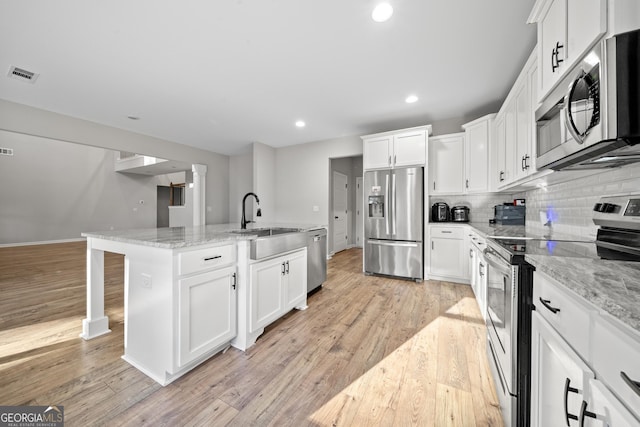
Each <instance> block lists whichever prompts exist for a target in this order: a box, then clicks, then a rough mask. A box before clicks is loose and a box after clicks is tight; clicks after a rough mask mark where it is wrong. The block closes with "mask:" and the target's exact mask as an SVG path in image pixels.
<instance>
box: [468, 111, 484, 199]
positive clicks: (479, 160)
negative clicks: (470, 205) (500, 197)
mask: <svg viewBox="0 0 640 427" xmlns="http://www.w3.org/2000/svg"><path fill="white" fill-rule="evenodd" d="M489 124H490V122H489V120H486V121H482V122H480V123H477V124H474V125H473V126H469V127H468V128H466V129H465V146H464V157H465V161H464V163H465V172H466V173H465V175H466V177H465V191H466V192H467V193H474V192H475V193H482V192H483V193H486V192H487V185H488V182H489V181H488V176H487V175H488V165H489V156H488V153H489Z"/></svg>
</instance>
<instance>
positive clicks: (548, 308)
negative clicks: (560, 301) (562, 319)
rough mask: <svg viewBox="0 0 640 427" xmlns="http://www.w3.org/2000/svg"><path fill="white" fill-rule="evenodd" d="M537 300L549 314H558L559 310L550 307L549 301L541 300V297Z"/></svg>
mask: <svg viewBox="0 0 640 427" xmlns="http://www.w3.org/2000/svg"><path fill="white" fill-rule="evenodd" d="M539 299H540V302H541V303H542V305H544V306H545V308H546V309H547V310H549V311H550V312H552V313H553V314H556V313H558V312H559V311H560V309H559V308H555V307H552V306H551V305H550V303H551V300H548V299H542V297H540V298H539Z"/></svg>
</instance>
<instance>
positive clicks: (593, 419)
mask: <svg viewBox="0 0 640 427" xmlns="http://www.w3.org/2000/svg"><path fill="white" fill-rule="evenodd" d="M582 405H583V406H584V411H582V415H581V416H582V417H583V418H584V425H585V426H598V427H609V426H613V427H638V426H639V425H640V420H638V419H637V418H636V417H634V416H633V414H632V413H631V412H629V410H628V409H627V408H626V407H625V406H624V405H623V404H622V402H620V401H619V400H618V398H617V397H615V396H614V395H613V394H612V393H611V392H610V391H609V390H608V389H607V387H605V385H604V384H602V383H601V382H600V381H598V380H589V387H588V392H587V396H586V397H585V400H584V403H583V404H582ZM579 417H580V415H579ZM578 422H580V420H578Z"/></svg>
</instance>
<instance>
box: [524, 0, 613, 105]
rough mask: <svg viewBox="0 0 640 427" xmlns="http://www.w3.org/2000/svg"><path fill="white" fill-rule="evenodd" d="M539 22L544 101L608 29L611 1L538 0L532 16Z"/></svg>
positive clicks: (539, 52) (541, 95)
mask: <svg viewBox="0 0 640 427" xmlns="http://www.w3.org/2000/svg"><path fill="white" fill-rule="evenodd" d="M529 22H532V23H533V22H535V23H537V24H538V55H539V57H540V86H539V87H540V100H542V99H544V98H545V97H546V95H547V94H548V93H549V92H550V91H551V90H552V89H553V88H554V87H555V86H556V84H557V83H558V81H559V79H560V77H562V75H563V74H564V73H565V72H566V71H567V70H569V69H571V67H572V66H573V64H574V63H575V62H576V61H577V60H578V59H580V57H581V56H582V55H583V54H584V53H585V52H586V51H587V50H588V49H589V48H591V47H592V46H593V45H594V44H595V43H596V42H597V41H598V40H599V39H600V37H601V36H602V35H603V34H604V33H605V32H606V30H607V0H538V1H537V2H536V4H535V5H534V7H533V11H532V12H531V15H530V16H529Z"/></svg>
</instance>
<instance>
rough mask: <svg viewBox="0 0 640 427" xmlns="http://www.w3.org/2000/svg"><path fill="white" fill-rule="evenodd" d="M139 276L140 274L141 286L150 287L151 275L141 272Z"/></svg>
mask: <svg viewBox="0 0 640 427" xmlns="http://www.w3.org/2000/svg"><path fill="white" fill-rule="evenodd" d="M140 276H142V287H143V288H148V289H151V275H150V274H145V273H142V274H141V275H140Z"/></svg>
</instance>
